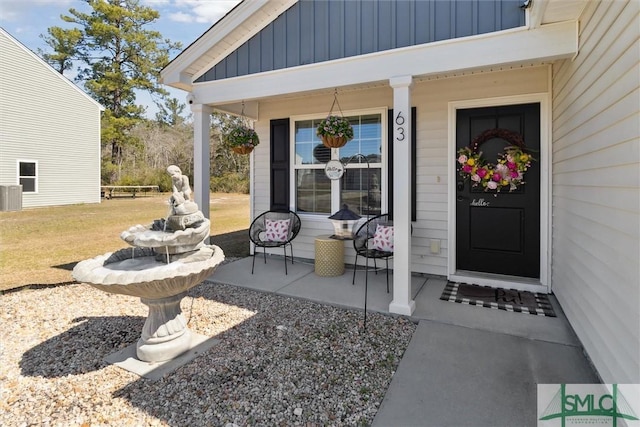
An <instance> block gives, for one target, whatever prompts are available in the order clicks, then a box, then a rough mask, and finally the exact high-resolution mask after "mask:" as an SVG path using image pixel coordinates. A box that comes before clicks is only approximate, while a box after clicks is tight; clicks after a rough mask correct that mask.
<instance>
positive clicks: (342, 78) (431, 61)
mask: <svg viewBox="0 0 640 427" xmlns="http://www.w3.org/2000/svg"><path fill="white" fill-rule="evenodd" d="M577 37H578V24H577V22H563V23H558V24H551V25H544V26H542V27H540V28H536V29H527V28H526V27H521V28H518V29H512V30H506V31H502V32H499V33H489V34H483V35H480V36H471V37H465V38H460V39H452V40H446V41H442V42H435V43H428V44H423V45H418V46H410V47H405V48H401V49H393V50H387V51H383V52H376V53H372V54H367V55H361V56H355V57H349V58H342V59H337V60H333V61H326V62H320V63H315V64H309V65H303V66H298V67H292V68H285V69H280V70H275V71H269V72H263V73H257V74H249V75H245V76H239V77H233V78H228V79H223V80H215V81H209V82H203V83H196V84H194V85H193V88H192V93H193V94H194V96H195V97H196V99H198V102H199V103H203V104H208V105H224V104H229V103H234V102H240V101H242V100H252V99H253V100H255V99H265V98H269V97H274V96H283V95H290V94H296V93H304V92H309V91H317V90H323V89H327V88H336V87H346V86H357V85H362V84H368V83H369V84H370V83H372V82H385V81H388V80H389V79H390V78H391V77H394V76H401V75H411V76H414V77H428V76H438V75H445V74H451V73H456V72H464V71H466V70H479V69H491V68H492V67H496V68H497V67H501V66H509V65H515V64H526V63H529V64H531V63H540V62H542V61H554V60H557V59H561V58H570V57H572V56H573V55H575V53H576V52H577V46H578V42H577ZM496 47H499V48H496Z"/></svg>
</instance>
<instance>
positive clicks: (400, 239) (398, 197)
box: [388, 76, 416, 315]
mask: <svg viewBox="0 0 640 427" xmlns="http://www.w3.org/2000/svg"><path fill="white" fill-rule="evenodd" d="M412 81H413V78H412V77H411V76H399V77H392V78H391V79H389V85H390V86H391V87H392V88H393V120H392V122H391V123H389V124H388V125H389V126H393V141H389V144H393V225H394V253H393V300H392V301H391V304H389V311H390V312H391V313H397V314H404V315H410V314H411V313H413V311H414V310H415V308H416V303H415V301H414V300H412V299H411V92H410V88H411V83H412Z"/></svg>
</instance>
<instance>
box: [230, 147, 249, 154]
mask: <svg viewBox="0 0 640 427" xmlns="http://www.w3.org/2000/svg"><path fill="white" fill-rule="evenodd" d="M231 150H233V152H234V153H236V154H250V153H251V152H252V151H253V147H231Z"/></svg>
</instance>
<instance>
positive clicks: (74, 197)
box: [0, 28, 104, 208]
mask: <svg viewBox="0 0 640 427" xmlns="http://www.w3.org/2000/svg"><path fill="white" fill-rule="evenodd" d="M0 82H1V83H0V185H1V186H16V185H22V207H23V208H25V207H27V208H28V207H39V206H52V205H67V204H75V203H99V202H100V114H101V111H103V110H104V108H103V107H102V106H101V105H100V104H98V103H97V102H96V101H94V100H93V99H92V98H91V97H89V96H88V95H87V94H86V93H84V92H83V91H82V90H80V89H79V88H78V87H77V86H76V85H74V84H73V83H72V82H70V81H69V80H68V79H67V78H66V77H64V76H62V75H61V74H59V73H58V72H56V71H55V70H54V69H53V68H52V67H51V66H49V64H47V63H46V62H45V61H43V60H42V59H41V58H39V57H38V56H37V55H35V54H34V53H33V52H31V51H30V50H29V49H27V48H26V47H25V46H24V45H22V44H21V43H20V42H19V41H18V40H16V39H15V38H13V37H12V36H11V35H9V34H8V33H7V32H6V31H5V30H4V29H2V28H0Z"/></svg>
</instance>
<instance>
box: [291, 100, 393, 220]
mask: <svg viewBox="0 0 640 427" xmlns="http://www.w3.org/2000/svg"><path fill="white" fill-rule="evenodd" d="M322 119H323V117H317V118H304V119H296V118H293V120H292V122H293V128H294V129H293V131H294V132H293V134H294V144H293V145H294V153H293V160H292V163H293V171H294V172H293V173H294V179H295V182H294V185H292V190H293V192H294V197H293V200H294V206H295V211H296V212H298V213H304V214H316V215H322V216H329V215H331V214H333V213H335V212H337V211H338V210H339V209H340V207H341V206H342V205H343V204H346V205H347V206H348V207H349V209H351V210H352V211H354V212H356V213H358V214H360V215H363V216H364V215H376V214H379V213H380V212H382V208H383V203H384V201H383V199H384V197H382V195H383V194H385V193H384V192H383V191H384V190H385V187H386V183H385V180H384V179H383V178H384V176H386V175H384V174H385V172H386V171H385V170H384V168H383V165H384V164H385V160H384V157H386V155H385V150H384V144H385V141H384V138H383V135H385V132H384V129H383V127H384V126H385V122H384V121H385V119H386V114H384V113H383V111H381V110H377V111H375V112H369V113H363V114H360V115H347V119H348V120H349V121H350V122H351V126H353V133H354V137H353V139H352V140H351V141H349V142H348V143H347V144H346V145H345V146H344V147H342V148H336V149H330V148H326V147H325V146H324V145H323V144H322V141H321V140H320V138H319V137H318V136H317V135H316V126H317V125H318V123H319V122H320V121H321V120H322ZM332 158H333V159H339V160H340V161H341V162H342V163H343V164H344V165H345V172H344V175H343V176H342V178H341V179H339V180H334V181H332V180H330V179H329V178H327V176H326V175H325V172H324V167H325V165H326V163H327V161H328V160H330V159H332ZM367 162H368V165H367Z"/></svg>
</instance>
